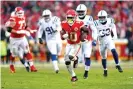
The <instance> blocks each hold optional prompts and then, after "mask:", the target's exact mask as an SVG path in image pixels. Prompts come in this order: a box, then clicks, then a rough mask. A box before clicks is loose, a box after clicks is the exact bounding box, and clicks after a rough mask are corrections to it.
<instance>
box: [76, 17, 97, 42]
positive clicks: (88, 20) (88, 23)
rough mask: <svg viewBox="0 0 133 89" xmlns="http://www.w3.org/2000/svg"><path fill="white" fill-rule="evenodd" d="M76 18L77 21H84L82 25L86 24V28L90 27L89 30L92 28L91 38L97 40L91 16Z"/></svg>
mask: <svg viewBox="0 0 133 89" xmlns="http://www.w3.org/2000/svg"><path fill="white" fill-rule="evenodd" d="M77 20H78V21H83V22H84V26H86V27H88V28H89V27H90V28H91V30H92V37H93V39H94V40H97V30H96V28H95V25H94V22H93V18H92V16H89V15H86V16H85V18H84V19H80V18H77Z"/></svg>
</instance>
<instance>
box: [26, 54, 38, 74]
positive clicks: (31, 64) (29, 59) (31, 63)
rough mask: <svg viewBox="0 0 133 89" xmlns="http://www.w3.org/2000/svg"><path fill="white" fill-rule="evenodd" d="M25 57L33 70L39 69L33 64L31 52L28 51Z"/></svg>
mask: <svg viewBox="0 0 133 89" xmlns="http://www.w3.org/2000/svg"><path fill="white" fill-rule="evenodd" d="M25 57H26V59H27V60H28V62H29V65H30V70H31V72H37V69H36V68H35V66H34V64H33V60H32V55H31V53H29V52H28V53H26V54H25Z"/></svg>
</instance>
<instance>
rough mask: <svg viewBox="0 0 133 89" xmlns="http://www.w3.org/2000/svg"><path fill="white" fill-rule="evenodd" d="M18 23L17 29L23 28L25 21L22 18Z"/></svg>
mask: <svg viewBox="0 0 133 89" xmlns="http://www.w3.org/2000/svg"><path fill="white" fill-rule="evenodd" d="M18 23H19V29H23V26H24V23H25V21H24V20H22V21H19V22H18Z"/></svg>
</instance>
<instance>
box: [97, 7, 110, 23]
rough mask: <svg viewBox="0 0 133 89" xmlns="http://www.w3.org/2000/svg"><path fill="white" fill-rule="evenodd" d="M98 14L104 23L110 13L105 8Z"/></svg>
mask: <svg viewBox="0 0 133 89" xmlns="http://www.w3.org/2000/svg"><path fill="white" fill-rule="evenodd" d="M97 16H98V19H99V22H100V23H104V22H106V21H107V16H108V14H107V12H106V11H105V10H101V11H99V12H98V15H97Z"/></svg>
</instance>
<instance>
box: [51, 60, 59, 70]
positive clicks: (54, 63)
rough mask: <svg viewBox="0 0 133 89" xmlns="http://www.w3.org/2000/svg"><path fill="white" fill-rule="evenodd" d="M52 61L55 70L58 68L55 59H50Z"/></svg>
mask: <svg viewBox="0 0 133 89" xmlns="http://www.w3.org/2000/svg"><path fill="white" fill-rule="evenodd" d="M52 63H53V66H54V70H55V71H56V70H59V67H58V64H57V61H56V60H55V61H52Z"/></svg>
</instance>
